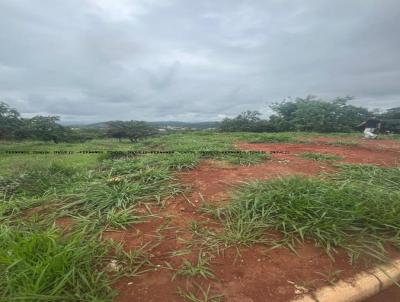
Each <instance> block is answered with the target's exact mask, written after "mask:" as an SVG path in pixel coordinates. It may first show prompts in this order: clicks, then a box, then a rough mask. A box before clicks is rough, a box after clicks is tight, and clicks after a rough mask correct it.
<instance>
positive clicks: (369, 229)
mask: <svg viewBox="0 0 400 302" xmlns="http://www.w3.org/2000/svg"><path fill="white" fill-rule="evenodd" d="M399 180H400V169H399V168H377V167H371V166H366V167H364V166H350V165H347V166H343V170H342V171H341V172H340V173H338V174H337V175H335V176H334V177H332V179H325V180H319V179H314V178H313V179H308V178H304V177H289V178H285V179H278V180H270V181H255V182H252V183H249V184H248V185H246V186H244V187H242V188H241V189H240V190H239V191H236V192H235V193H234V195H233V202H232V203H231V204H230V205H229V206H228V207H227V208H226V209H225V212H224V213H223V215H221V217H223V221H224V223H225V228H226V233H227V234H236V236H237V242H239V243H245V244H246V243H247V244H251V243H255V242H257V241H258V240H262V239H265V238H264V237H263V235H264V234H265V231H266V230H267V229H275V230H279V231H280V232H281V233H282V235H283V240H282V241H281V243H284V244H285V245H287V246H289V247H291V248H292V249H295V247H296V245H297V244H298V243H301V242H303V241H304V240H306V239H312V240H314V242H315V243H316V244H317V245H319V246H322V247H323V248H324V249H325V250H326V252H327V253H328V254H329V255H330V256H331V257H333V256H334V254H335V252H336V251H337V248H338V247H341V248H343V249H345V250H346V251H347V253H348V254H349V256H350V259H351V261H355V260H357V259H358V258H359V257H360V256H369V257H371V258H373V259H375V260H381V261H383V260H384V259H385V256H386V251H385V245H393V246H396V247H398V248H400V188H399V186H398V185H397V186H395V183H397V184H398V183H399Z"/></svg>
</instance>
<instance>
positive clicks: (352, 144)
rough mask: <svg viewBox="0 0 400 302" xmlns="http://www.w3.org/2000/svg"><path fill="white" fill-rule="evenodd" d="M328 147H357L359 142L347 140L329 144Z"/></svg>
mask: <svg viewBox="0 0 400 302" xmlns="http://www.w3.org/2000/svg"><path fill="white" fill-rule="evenodd" d="M326 144H327V145H330V146H347V147H356V146H358V142H357V141H347V140H338V141H333V142H327V143H326Z"/></svg>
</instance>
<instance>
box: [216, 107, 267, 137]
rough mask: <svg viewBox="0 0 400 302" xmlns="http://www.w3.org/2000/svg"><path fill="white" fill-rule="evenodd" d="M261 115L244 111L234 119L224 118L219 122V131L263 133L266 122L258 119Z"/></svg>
mask: <svg viewBox="0 0 400 302" xmlns="http://www.w3.org/2000/svg"><path fill="white" fill-rule="evenodd" d="M260 115H261V113H260V112H258V111H250V110H248V111H245V112H242V113H241V114H239V115H238V116H237V117H235V118H226V119H224V120H223V121H222V122H221V125H220V130H222V131H226V132H230V131H249V132H262V131H265V130H266V129H265V127H266V121H265V120H262V119H261V118H260Z"/></svg>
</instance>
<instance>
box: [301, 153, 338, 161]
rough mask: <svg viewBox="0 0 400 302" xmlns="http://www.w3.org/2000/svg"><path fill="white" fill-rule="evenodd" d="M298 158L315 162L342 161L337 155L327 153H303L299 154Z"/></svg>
mask: <svg viewBox="0 0 400 302" xmlns="http://www.w3.org/2000/svg"><path fill="white" fill-rule="evenodd" d="M298 156H300V157H302V158H305V159H310V160H316V161H330V160H340V159H342V157H340V156H338V155H335V154H329V153H314V152H303V153H300V154H299V155H298Z"/></svg>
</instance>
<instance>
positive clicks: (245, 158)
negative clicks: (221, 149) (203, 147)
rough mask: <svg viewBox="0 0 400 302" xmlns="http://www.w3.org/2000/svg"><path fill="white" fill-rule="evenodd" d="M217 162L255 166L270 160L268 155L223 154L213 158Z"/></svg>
mask: <svg viewBox="0 0 400 302" xmlns="http://www.w3.org/2000/svg"><path fill="white" fill-rule="evenodd" d="M212 158H214V159H217V160H223V161H227V162H228V163H231V164H234V165H255V164H258V163H261V162H263V161H266V160H268V159H271V154H269V153H266V152H265V153H256V152H240V153H224V154H221V155H217V156H213V157H212Z"/></svg>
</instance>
